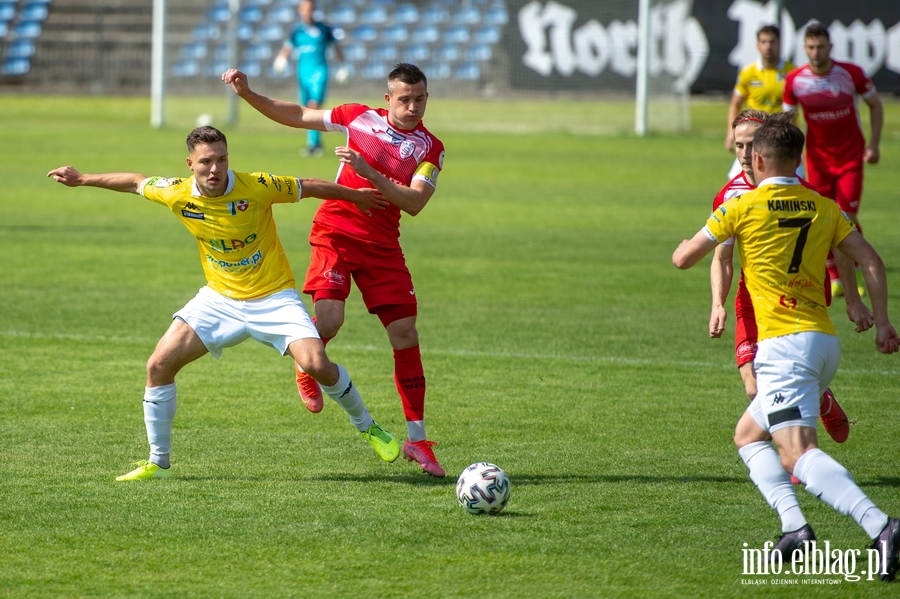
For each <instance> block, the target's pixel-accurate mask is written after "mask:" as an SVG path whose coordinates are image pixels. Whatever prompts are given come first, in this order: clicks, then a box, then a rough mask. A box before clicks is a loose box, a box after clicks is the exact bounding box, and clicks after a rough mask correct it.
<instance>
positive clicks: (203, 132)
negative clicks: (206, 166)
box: [186, 125, 228, 153]
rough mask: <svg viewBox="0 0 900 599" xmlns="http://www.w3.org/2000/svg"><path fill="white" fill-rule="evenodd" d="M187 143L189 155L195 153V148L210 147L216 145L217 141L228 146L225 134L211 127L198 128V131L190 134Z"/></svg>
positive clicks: (195, 130)
mask: <svg viewBox="0 0 900 599" xmlns="http://www.w3.org/2000/svg"><path fill="white" fill-rule="evenodd" d="M186 141H187V149H188V153H190V152H193V151H194V148H195V147H197V146H208V145H211V144H214V143H216V142H217V141H221V142H222V143H223V144H225V145H226V146H227V145H228V140H227V139H225V134H224V133H222V132H221V131H219V130H218V129H216V128H215V127H210V126H209V125H205V126H203V127H197V128H196V129H194V130H193V131H191V132H190V133H188V136H187V140H186Z"/></svg>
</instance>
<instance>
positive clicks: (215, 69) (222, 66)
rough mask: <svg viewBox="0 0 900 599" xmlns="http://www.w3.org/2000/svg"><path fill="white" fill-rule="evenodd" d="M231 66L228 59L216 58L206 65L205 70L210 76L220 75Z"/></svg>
mask: <svg viewBox="0 0 900 599" xmlns="http://www.w3.org/2000/svg"><path fill="white" fill-rule="evenodd" d="M230 68H231V65H230V64H228V61H227V60H214V61H212V62H211V63H209V64H208V65H207V66H206V68H205V69H204V70H203V72H204V73H205V74H206V75H207V76H208V77H218V76H220V75H221V74H222V73H224V72H225V71H227V70H228V69H230Z"/></svg>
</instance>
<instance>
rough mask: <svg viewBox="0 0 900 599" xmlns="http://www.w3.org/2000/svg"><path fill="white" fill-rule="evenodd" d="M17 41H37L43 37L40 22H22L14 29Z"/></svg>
mask: <svg viewBox="0 0 900 599" xmlns="http://www.w3.org/2000/svg"><path fill="white" fill-rule="evenodd" d="M13 34H14V35H15V36H16V38H17V39H35V38H37V37H40V35H41V23H40V21H20V22H19V23H17V24H16V25H15V27H13Z"/></svg>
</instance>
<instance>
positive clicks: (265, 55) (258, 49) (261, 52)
mask: <svg viewBox="0 0 900 599" xmlns="http://www.w3.org/2000/svg"><path fill="white" fill-rule="evenodd" d="M243 56H244V60H246V61H251V60H269V59H270V58H272V46H271V45H270V44H269V43H268V42H256V43H253V44H250V45H249V46H247V47H246V48H244V54H243Z"/></svg>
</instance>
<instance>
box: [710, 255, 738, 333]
mask: <svg viewBox="0 0 900 599" xmlns="http://www.w3.org/2000/svg"><path fill="white" fill-rule="evenodd" d="M733 259H734V244H724V243H722V244H719V245H718V247H716V251H715V252H714V253H713V259H712V262H710V264H709V286H710V289H711V291H712V310H711V311H710V314H709V336H710V337H712V338H713V339H718V338H720V337H721V336H722V333H724V332H725V321H726V320H727V319H728V311H727V310H726V309H725V302H726V301H727V300H728V292H729V291H731V281H732V279H733V278H734V261H733Z"/></svg>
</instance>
